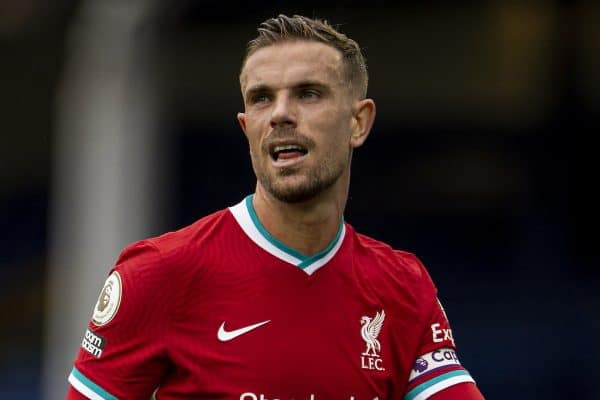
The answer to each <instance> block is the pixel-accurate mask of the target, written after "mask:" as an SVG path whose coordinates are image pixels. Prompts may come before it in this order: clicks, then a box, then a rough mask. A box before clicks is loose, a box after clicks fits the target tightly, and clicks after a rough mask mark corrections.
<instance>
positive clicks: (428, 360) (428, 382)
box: [404, 298, 475, 400]
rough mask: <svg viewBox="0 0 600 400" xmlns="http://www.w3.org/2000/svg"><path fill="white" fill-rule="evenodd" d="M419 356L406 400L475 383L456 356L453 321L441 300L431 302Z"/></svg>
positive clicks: (412, 373) (423, 399)
mask: <svg viewBox="0 0 600 400" xmlns="http://www.w3.org/2000/svg"><path fill="white" fill-rule="evenodd" d="M431 303H433V304H432V307H430V309H431V311H430V312H429V318H428V322H427V326H426V328H425V330H424V334H423V337H422V338H421V343H420V348H419V351H418V353H417V354H419V356H418V357H417V359H416V360H415V362H414V365H413V368H412V369H411V371H410V377H409V382H408V388H407V391H406V395H405V396H404V400H425V399H428V398H429V397H431V396H433V395H434V394H436V393H439V392H440V391H442V390H444V389H446V388H448V387H451V386H454V385H456V384H459V383H464V382H472V383H474V382H475V381H474V380H473V378H472V377H471V375H470V374H469V372H468V371H467V370H466V369H465V368H464V367H463V366H462V364H461V363H460V361H459V359H458V356H457V354H456V343H455V339H454V336H453V334H452V329H451V327H450V322H449V321H448V317H447V315H446V312H445V310H444V307H443V306H442V303H441V302H440V300H439V299H438V298H435V299H434V301H432V302H431Z"/></svg>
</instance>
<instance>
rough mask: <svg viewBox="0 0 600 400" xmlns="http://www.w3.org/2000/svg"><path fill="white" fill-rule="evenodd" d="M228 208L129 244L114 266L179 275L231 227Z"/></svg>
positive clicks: (139, 273)
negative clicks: (178, 227)
mask: <svg viewBox="0 0 600 400" xmlns="http://www.w3.org/2000/svg"><path fill="white" fill-rule="evenodd" d="M232 222H233V218H232V216H231V215H230V214H229V213H228V211H227V209H223V210H219V211H217V212H215V213H213V214H210V215H207V216H205V217H203V218H201V219H199V220H197V221H196V222H194V223H192V224H190V225H188V226H186V227H183V228H181V229H178V230H175V231H170V232H166V233H164V234H162V235H160V236H154V237H150V238H147V239H143V240H140V241H137V242H135V243H132V244H130V245H128V246H127V247H125V248H124V249H123V251H122V252H121V254H120V255H119V257H118V259H117V262H116V265H115V268H116V269H117V270H119V271H120V272H125V273H132V274H134V275H137V277H138V278H142V277H143V276H145V275H149V274H150V275H169V276H171V277H176V276H179V273H182V272H184V271H185V270H187V269H189V267H190V266H193V265H199V264H200V263H201V262H202V258H203V257H204V255H205V254H206V252H207V250H208V249H210V248H211V247H214V246H216V245H218V243H217V242H218V241H219V240H220V238H221V240H222V237H223V236H224V235H219V234H218V233H219V232H223V231H226V230H228V229H231V225H232Z"/></svg>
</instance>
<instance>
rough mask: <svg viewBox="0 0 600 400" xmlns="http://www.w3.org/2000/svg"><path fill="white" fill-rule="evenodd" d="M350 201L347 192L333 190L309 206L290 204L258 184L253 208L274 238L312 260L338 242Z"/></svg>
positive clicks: (307, 204) (306, 204) (312, 201)
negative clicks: (334, 242)
mask: <svg viewBox="0 0 600 400" xmlns="http://www.w3.org/2000/svg"><path fill="white" fill-rule="evenodd" d="M337 192H339V190H338V191H337ZM346 197H347V188H346V190H345V192H344V193H343V195H342V194H341V193H336V191H335V190H332V191H331V192H327V193H322V194H320V195H319V196H317V198H314V199H311V200H309V201H307V202H303V203H286V202H283V201H280V200H277V199H276V198H274V197H273V196H272V195H271V194H270V193H268V192H267V191H266V190H264V188H263V187H262V186H261V185H260V183H258V184H257V185H256V193H255V195H254V198H253V203H252V204H253V206H254V209H255V211H256V214H257V216H258V219H259V220H260V222H261V224H262V225H263V226H264V227H265V229H266V230H267V231H268V232H269V233H270V234H271V235H272V236H273V237H275V238H276V239H277V240H279V241H280V242H282V243H283V244H285V245H286V246H289V247H291V248H293V249H294V250H296V251H299V252H300V253H302V254H303V255H305V256H312V255H313V254H316V253H318V252H320V251H322V250H323V249H325V248H326V247H327V246H328V245H329V244H330V243H331V241H332V240H333V239H334V238H335V236H336V234H337V231H338V229H339V226H340V223H341V220H342V215H343V212H344V207H345V205H346Z"/></svg>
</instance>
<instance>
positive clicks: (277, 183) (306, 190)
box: [255, 157, 347, 203]
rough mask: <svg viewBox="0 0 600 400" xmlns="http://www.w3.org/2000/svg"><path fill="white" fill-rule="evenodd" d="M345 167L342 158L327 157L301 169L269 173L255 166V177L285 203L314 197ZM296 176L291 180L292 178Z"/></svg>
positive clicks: (328, 186) (326, 187)
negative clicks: (304, 169)
mask: <svg viewBox="0 0 600 400" xmlns="http://www.w3.org/2000/svg"><path fill="white" fill-rule="evenodd" d="M346 168H347V165H346V163H344V160H343V159H338V160H335V159H334V158H333V157H327V158H326V159H325V160H324V161H323V162H321V163H319V164H318V165H317V166H316V167H314V168H312V169H310V170H307V171H302V170H301V169H300V168H294V167H291V168H280V169H278V170H277V171H275V174H269V173H268V171H267V170H266V168H264V169H263V168H260V169H259V168H255V172H256V178H257V179H258V181H259V182H260V184H261V185H262V186H263V187H264V188H265V190H266V191H267V192H268V193H269V194H271V195H272V196H273V197H275V198H276V199H277V200H279V201H282V202H285V203H303V202H306V201H309V200H312V199H314V198H315V197H317V196H318V195H319V194H321V193H323V192H325V191H326V190H327V189H329V188H331V187H332V186H333V185H334V184H335V183H336V182H337V181H338V180H339V179H340V177H341V176H342V174H343V173H344V170H345V169H346ZM294 177H295V178H296V179H294V181H293V182H292V181H291V180H292V179H288V178H294Z"/></svg>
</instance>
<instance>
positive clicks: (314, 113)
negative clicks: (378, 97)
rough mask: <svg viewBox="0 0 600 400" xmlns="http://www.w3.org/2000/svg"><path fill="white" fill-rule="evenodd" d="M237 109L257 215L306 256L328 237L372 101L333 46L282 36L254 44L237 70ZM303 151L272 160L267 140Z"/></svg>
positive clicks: (321, 246) (371, 111) (341, 208)
mask: <svg viewBox="0 0 600 400" xmlns="http://www.w3.org/2000/svg"><path fill="white" fill-rule="evenodd" d="M240 81H241V86H242V88H241V89H242V96H243V98H244V108H245V110H244V112H243V113H238V115H237V118H238V121H239V123H240V126H241V128H242V130H243V132H244V134H245V135H246V138H247V139H248V144H249V147H250V155H251V159H252V166H253V169H254V172H255V174H256V177H257V184H256V192H255V196H254V200H253V205H254V207H255V210H256V213H257V215H258V218H259V219H260V221H261V223H262V224H263V225H264V227H265V228H266V229H267V230H268V231H269V232H270V233H271V235H273V236H274V237H275V238H277V239H278V240H280V241H281V242H282V243H284V244H285V245H287V246H290V247H291V248H294V249H296V250H297V251H299V252H301V253H302V254H304V255H306V256H310V255H313V254H315V253H317V252H319V251H321V250H323V249H324V248H325V247H327V245H328V244H329V243H330V242H331V241H332V240H333V238H334V237H335V234H336V232H337V229H338V226H339V223H340V219H341V217H342V214H343V211H344V208H345V205H346V200H347V197H348V188H349V184H350V165H351V160H352V151H353V149H355V148H357V147H359V146H361V145H362V144H363V143H364V141H365V140H366V138H367V136H368V135H369V132H370V130H371V127H372V125H373V120H374V118H375V103H374V102H373V100H371V99H359V98H358V97H356V95H355V94H354V93H352V92H351V90H350V89H349V86H350V85H348V83H347V82H346V81H345V79H344V74H343V67H342V56H341V53H340V52H339V51H338V50H337V49H335V48H333V47H331V46H329V45H326V44H324V43H320V42H315V41H306V40H295V41H285V42H281V43H277V44H274V45H270V46H267V47H264V48H261V49H259V50H257V51H256V52H255V53H254V54H252V55H251V56H250V57H249V58H248V59H247V60H246V63H245V65H244V67H243V69H242V73H241V79H240ZM281 144H294V145H299V146H301V147H302V148H303V149H304V150H306V151H307V153H306V154H303V153H299V152H297V153H293V154H291V155H289V156H287V157H285V158H284V157H280V159H279V160H274V159H273V157H272V153H273V149H274V146H276V145H281Z"/></svg>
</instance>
